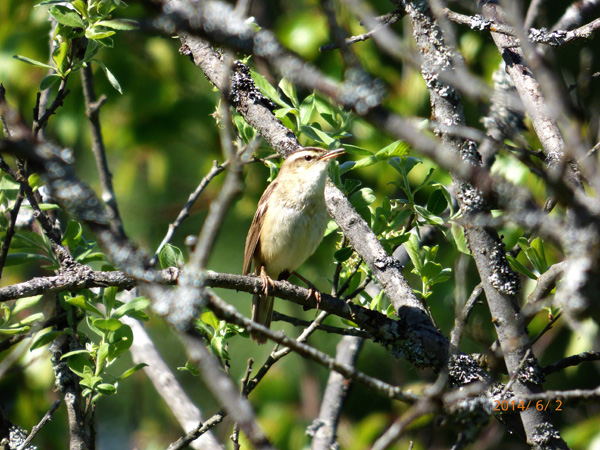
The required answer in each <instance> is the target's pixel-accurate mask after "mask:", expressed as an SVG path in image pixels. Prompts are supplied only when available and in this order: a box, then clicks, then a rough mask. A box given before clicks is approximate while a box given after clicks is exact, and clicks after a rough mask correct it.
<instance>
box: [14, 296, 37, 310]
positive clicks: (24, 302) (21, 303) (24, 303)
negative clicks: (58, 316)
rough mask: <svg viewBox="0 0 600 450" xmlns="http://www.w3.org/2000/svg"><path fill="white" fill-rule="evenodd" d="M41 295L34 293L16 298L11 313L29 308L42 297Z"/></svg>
mask: <svg viewBox="0 0 600 450" xmlns="http://www.w3.org/2000/svg"><path fill="white" fill-rule="evenodd" d="M42 297H43V295H36V296H33V297H24V298H20V299H18V300H17V301H16V302H15V303H14V305H13V306H12V308H11V311H12V314H17V313H19V312H21V311H23V310H24V309H27V308H31V307H32V306H34V305H37V304H38V303H39V301H40V300H41V299H42Z"/></svg>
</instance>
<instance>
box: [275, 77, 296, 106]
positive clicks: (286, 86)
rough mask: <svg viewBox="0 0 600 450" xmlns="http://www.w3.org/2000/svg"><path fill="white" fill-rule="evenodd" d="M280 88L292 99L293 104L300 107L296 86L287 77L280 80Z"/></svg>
mask: <svg viewBox="0 0 600 450" xmlns="http://www.w3.org/2000/svg"><path fill="white" fill-rule="evenodd" d="M279 88H280V89H281V91H282V92H283V93H284V94H285V95H286V97H287V98H289V99H290V100H291V101H292V105H294V107H296V108H298V106H299V102H298V96H297V95H296V87H295V86H294V85H293V84H292V82H291V81H289V80H288V79H286V78H282V79H281V81H280V82H279Z"/></svg>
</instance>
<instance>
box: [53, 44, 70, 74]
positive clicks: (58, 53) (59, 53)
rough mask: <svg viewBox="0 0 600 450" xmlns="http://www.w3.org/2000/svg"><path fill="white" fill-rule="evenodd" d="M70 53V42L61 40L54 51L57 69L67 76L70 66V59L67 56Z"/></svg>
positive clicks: (59, 72)
mask: <svg viewBox="0 0 600 450" xmlns="http://www.w3.org/2000/svg"><path fill="white" fill-rule="evenodd" d="M68 55H69V43H68V42H66V41H65V42H61V43H60V45H59V46H58V47H56V49H55V50H54V52H52V60H53V61H54V65H55V66H56V71H57V72H58V74H59V75H60V76H61V77H63V78H64V77H65V72H66V70H67V68H68V65H69V61H68V58H67V56H68Z"/></svg>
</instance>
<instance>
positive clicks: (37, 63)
mask: <svg viewBox="0 0 600 450" xmlns="http://www.w3.org/2000/svg"><path fill="white" fill-rule="evenodd" d="M13 58H15V59H16V60H19V61H21V62H24V63H27V64H31V65H32V66H37V67H43V68H44V69H50V70H54V67H52V66H49V65H48V64H44V63H43V62H40V61H36V60H35V59H31V58H27V57H26V56H21V55H14V56H13Z"/></svg>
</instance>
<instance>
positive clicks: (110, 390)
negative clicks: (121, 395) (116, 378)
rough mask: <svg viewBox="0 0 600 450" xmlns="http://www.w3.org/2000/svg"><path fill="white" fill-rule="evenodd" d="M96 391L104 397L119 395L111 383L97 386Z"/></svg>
mask: <svg viewBox="0 0 600 450" xmlns="http://www.w3.org/2000/svg"><path fill="white" fill-rule="evenodd" d="M96 391H98V392H100V393H101V394H102V395H113V394H116V393H117V387H116V386H115V385H114V384H110V383H100V384H99V385H97V386H96Z"/></svg>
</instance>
